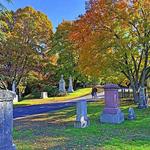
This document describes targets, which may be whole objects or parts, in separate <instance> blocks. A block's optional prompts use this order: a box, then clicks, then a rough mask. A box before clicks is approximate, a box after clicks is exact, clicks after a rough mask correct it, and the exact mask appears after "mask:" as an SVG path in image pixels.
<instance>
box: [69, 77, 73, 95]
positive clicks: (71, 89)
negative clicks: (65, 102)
mask: <svg viewBox="0 0 150 150" xmlns="http://www.w3.org/2000/svg"><path fill="white" fill-rule="evenodd" d="M68 92H69V93H73V92H74V90H73V86H72V77H71V76H70V77H69V88H68Z"/></svg>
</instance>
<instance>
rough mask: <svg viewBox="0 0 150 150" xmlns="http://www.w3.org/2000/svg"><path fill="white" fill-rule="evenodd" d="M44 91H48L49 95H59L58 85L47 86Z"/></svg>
mask: <svg viewBox="0 0 150 150" xmlns="http://www.w3.org/2000/svg"><path fill="white" fill-rule="evenodd" d="M43 92H47V93H48V96H49V97H53V96H57V95H58V94H59V90H58V88H57V87H56V86H48V85H47V86H45V87H44V88H43Z"/></svg>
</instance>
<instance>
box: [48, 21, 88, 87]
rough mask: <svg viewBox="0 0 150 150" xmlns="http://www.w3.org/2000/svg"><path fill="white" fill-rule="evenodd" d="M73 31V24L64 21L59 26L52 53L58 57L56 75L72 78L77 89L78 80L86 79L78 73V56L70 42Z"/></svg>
mask: <svg viewBox="0 0 150 150" xmlns="http://www.w3.org/2000/svg"><path fill="white" fill-rule="evenodd" d="M71 29H72V22H69V21H63V22H62V23H61V24H59V26H58V28H57V30H56V33H55V34H54V37H53V47H52V50H51V51H50V54H51V52H52V53H53V54H55V55H56V56H57V68H56V75H57V78H58V79H60V76H61V74H63V75H64V77H65V78H66V79H69V77H70V76H72V78H73V86H74V89H76V84H77V81H78V80H83V79H84V78H85V77H84V76H82V75H81V73H80V72H79V71H78V68H77V66H78V54H77V53H76V51H75V50H74V45H73V43H71V42H70V40H69V37H68V35H69V33H70V31H71Z"/></svg>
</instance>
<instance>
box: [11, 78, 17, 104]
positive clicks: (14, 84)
mask: <svg viewBox="0 0 150 150" xmlns="http://www.w3.org/2000/svg"><path fill="white" fill-rule="evenodd" d="M12 91H13V92H14V93H15V94H16V81H13V84H12ZM18 101H19V97H18V95H17V94H16V96H15V97H14V99H13V102H18Z"/></svg>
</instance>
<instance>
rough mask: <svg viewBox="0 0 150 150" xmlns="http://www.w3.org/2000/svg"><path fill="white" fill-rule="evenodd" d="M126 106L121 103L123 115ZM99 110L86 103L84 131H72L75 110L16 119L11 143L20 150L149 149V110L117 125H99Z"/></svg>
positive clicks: (99, 107)
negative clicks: (86, 119) (85, 126)
mask: <svg viewBox="0 0 150 150" xmlns="http://www.w3.org/2000/svg"><path fill="white" fill-rule="evenodd" d="M129 105H130V104H128V106H127V105H126V104H125V103H123V104H122V107H121V108H122V110H123V112H124V113H125V116H127V112H128V107H129ZM132 106H133V107H134V105H132ZM102 109H103V103H102V102H93V103H90V104H88V116H89V118H90V126H89V127H88V128H84V129H76V128H74V120H75V108H74V107H71V108H68V109H64V110H61V111H57V112H54V113H49V114H42V115H37V116H34V117H29V118H25V119H21V120H16V121H15V122H14V128H15V129H14V142H15V144H16V145H17V149H19V150H44V149H45V150H150V108H149V109H145V110H139V109H137V108H135V112H136V115H137V119H136V120H134V121H129V120H125V122H124V123H122V124H118V125H112V124H102V123H100V122H99V117H100V113H101V112H102Z"/></svg>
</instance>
